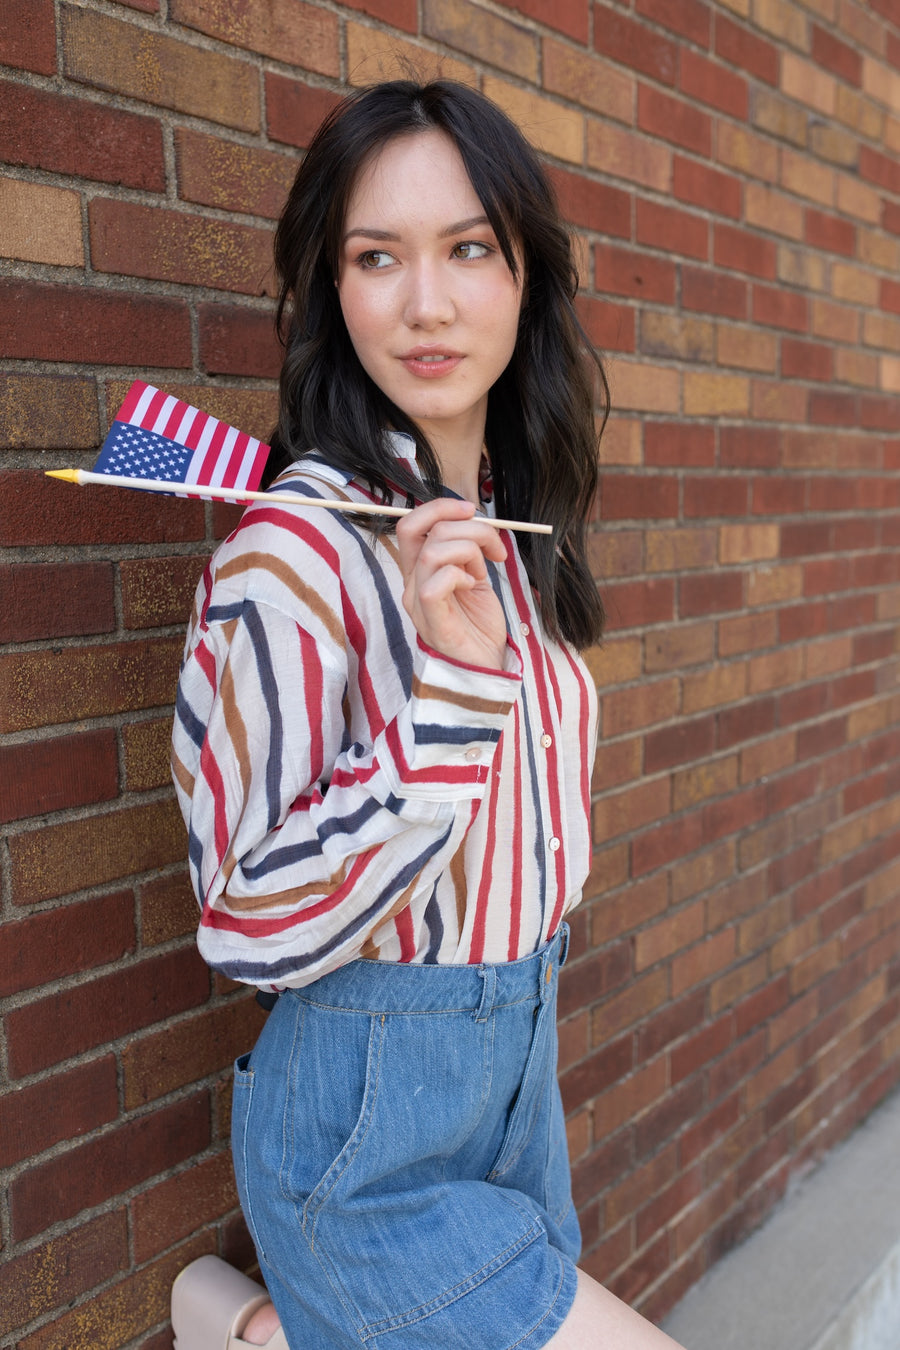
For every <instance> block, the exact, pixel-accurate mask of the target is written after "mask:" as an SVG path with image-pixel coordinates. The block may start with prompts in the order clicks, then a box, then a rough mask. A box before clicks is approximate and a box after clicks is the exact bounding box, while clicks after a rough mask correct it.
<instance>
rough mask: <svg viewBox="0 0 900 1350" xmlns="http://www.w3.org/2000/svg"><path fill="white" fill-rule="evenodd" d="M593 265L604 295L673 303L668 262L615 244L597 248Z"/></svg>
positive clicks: (672, 277)
mask: <svg viewBox="0 0 900 1350" xmlns="http://www.w3.org/2000/svg"><path fill="white" fill-rule="evenodd" d="M594 265H595V272H594V285H595V287H596V289H597V290H598V291H600V292H601V293H609V294H613V295H627V296H631V297H633V298H635V299H638V298H640V299H645V300H647V301H650V302H653V301H656V302H658V303H660V304H664V305H665V304H669V305H671V304H673V303H674V299H675V264H674V263H673V262H669V261H668V260H667V259H664V258H657V257H655V256H654V255H653V254H652V253H640V252H638V251H636V250H632V249H629V248H626V247H624V246H620V245H616V244H596V245H595V246H594ZM648 430H649V428H648Z"/></svg>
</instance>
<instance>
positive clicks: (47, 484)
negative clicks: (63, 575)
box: [0, 375, 204, 546]
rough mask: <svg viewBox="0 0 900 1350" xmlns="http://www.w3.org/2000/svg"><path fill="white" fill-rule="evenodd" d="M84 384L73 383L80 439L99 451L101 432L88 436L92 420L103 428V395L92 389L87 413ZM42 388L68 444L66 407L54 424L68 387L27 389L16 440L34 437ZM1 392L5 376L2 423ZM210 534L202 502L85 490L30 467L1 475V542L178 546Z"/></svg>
mask: <svg viewBox="0 0 900 1350" xmlns="http://www.w3.org/2000/svg"><path fill="white" fill-rule="evenodd" d="M15 379H16V377H15V376H10V377H9V381H10V384H11V385H13V382H14V381H15ZM82 384H84V385H87V382H86V381H74V380H73V381H72V385H73V386H74V388H75V395H76V397H75V398H74V400H73V401H74V407H73V412H74V414H75V417H76V419H77V418H78V416H79V414H81V415H82V416H83V418H84V422H83V426H82V429H81V430H80V431H79V428H78V422H77V420H76V422H75V426H74V428H73V434H74V435H75V436H78V435H81V436H82V437H83V439H84V440H85V441H87V442H88V443H89V444H94V445H96V443H97V432H96V430H95V431H94V432H93V433H91V431H90V430H89V427H90V425H91V422H90V420H89V417H90V418H93V426H94V427H95V428H96V425H97V408H96V393H95V391H94V387H93V385H90V386H89V389H88V388H86V389H85V391H84V403H85V406H84V407H83V408H82V407H80V406H79V402H80V399H81V397H82V390H81V385H82ZM41 386H44V387H46V389H47V391H48V396H49V399H50V404H49V408H48V414H49V419H50V420H49V425H48V427H47V428H46V430H47V433H48V435H49V436H50V437H51V438H52V439H59V440H60V442H61V443H64V441H63V439H62V438H63V437H64V435H65V431H64V422H63V414H64V408H63V407H62V406H60V408H59V425H58V426H57V424H56V422H55V420H54V419H55V417H56V415H57V409H56V404H55V400H56V399H57V398H59V397H60V395H62V394H64V392H65V387H66V386H65V381H56V380H51V379H37V380H35V381H34V386H33V388H29V389H28V403H27V404H26V407H25V409H24V410H19V411H20V412H22V413H23V415H24V416H25V417H26V418H27V419H28V420H27V421H26V422H24V423H23V424H20V425H18V426H16V425H15V424H13V429H11V431H10V434H11V435H26V434H27V432H28V430H29V429H30V427H31V420H30V419H31V418H32V417H33V416H36V415H37V406H36V403H37V400H36V398H35V403H34V406H32V403H31V400H32V397H33V396H35V395H38V394H39V391H40V388H41ZM13 387H14V385H13ZM2 390H3V376H2V375H0V418H2V410H3V395H2ZM88 392H89V394H90V398H91V400H92V402H91V404H90V405H88V404H87V395H88ZM173 392H174V391H173ZM7 425H9V424H7ZM203 535H204V518H203V503H202V502H196V501H194V502H192V501H176V500H175V499H174V498H172V497H165V496H163V495H161V494H158V493H155V492H129V491H123V489H121V488H108V487H90V488H79V487H74V486H72V485H70V484H68V483H60V482H59V481H58V480H57V479H53V478H46V477H45V476H44V475H43V474H42V473H38V472H35V471H33V470H29V469H22V470H12V471H9V472H6V473H0V544H5V545H14V544H51V545H54V546H55V545H62V544H124V543H128V544H131V543H137V542H141V543H169V544H173V543H183V542H185V541H188V540H191V539H202V538H203Z"/></svg>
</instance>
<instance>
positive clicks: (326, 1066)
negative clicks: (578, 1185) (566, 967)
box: [232, 929, 581, 1350]
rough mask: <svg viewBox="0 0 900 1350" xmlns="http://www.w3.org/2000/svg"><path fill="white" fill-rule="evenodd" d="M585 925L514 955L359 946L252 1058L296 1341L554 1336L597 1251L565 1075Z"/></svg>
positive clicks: (255, 1116) (244, 1084) (254, 1142)
mask: <svg viewBox="0 0 900 1350" xmlns="http://www.w3.org/2000/svg"><path fill="white" fill-rule="evenodd" d="M566 939H567V932H566V930H565V929H562V930H560V932H559V933H558V934H557V935H556V937H555V938H554V939H553V941H551V942H550V943H548V944H547V946H546V947H544V948H542V950H541V951H539V952H537V953H536V954H535V955H534V956H531V957H527V958H525V959H523V960H520V961H515V962H511V963H509V964H501V965H482V966H434V965H394V964H388V963H380V962H376V961H354V962H352V963H350V964H349V965H347V966H345V967H343V968H342V969H341V970H338V971H335V972H334V973H332V974H330V975H326V976H324V977H323V978H322V979H320V980H317V981H316V983H315V984H312V985H309V986H307V987H306V988H303V989H298V990H289V991H288V992H287V993H284V994H282V995H281V997H280V999H279V1000H278V1003H277V1004H276V1006H275V1008H274V1010H273V1011H272V1012H271V1014H270V1015H269V1019H268V1021H267V1023H266V1025H265V1027H264V1028H263V1032H262V1034H261V1036H260V1039H259V1041H258V1043H257V1045H256V1047H255V1048H254V1050H253V1052H252V1055H250V1056H243V1057H242V1058H241V1059H239V1060H238V1061H237V1065H236V1071H235V1090H234V1113H233V1124H232V1142H233V1151H234V1162H235V1170H236V1173H237V1180H238V1190H239V1193H240V1198H241V1205H242V1207H243V1210H244V1214H245V1216H246V1218H247V1223H248V1224H249V1227H250V1231H251V1233H252V1235H253V1240H254V1242H255V1244H256V1248H257V1252H258V1254H259V1260H260V1267H261V1270H262V1273H263V1276H264V1278H265V1280H266V1284H267V1285H268V1288H269V1292H270V1294H271V1296H272V1298H273V1300H274V1303H275V1306H276V1308H277V1310H278V1312H279V1314H280V1316H281V1320H282V1323H283V1325H284V1328H285V1333H286V1335H287V1339H288V1343H289V1344H290V1346H291V1347H292V1350H326V1347H327V1348H328V1350H335V1348H336V1347H344V1346H346V1347H351V1346H352V1347H357V1350H359V1347H360V1346H361V1345H362V1346H365V1347H367V1350H513V1347H515V1350H537V1347H539V1346H542V1345H544V1344H545V1343H546V1342H547V1341H548V1340H549V1339H550V1337H551V1336H552V1335H553V1333H554V1332H555V1331H556V1330H557V1329H558V1328H559V1326H560V1325H561V1323H562V1321H563V1320H564V1318H565V1316H566V1314H567V1313H568V1311H569V1308H570V1307H571V1304H572V1300H573V1299H574V1297H575V1281H576V1276H575V1265H574V1263H575V1261H576V1259H577V1257H578V1254H579V1251H580V1245H581V1242H580V1234H579V1230H578V1221H577V1218H576V1215H575V1211H574V1208H573V1206H572V1195H571V1184H570V1177H569V1162H568V1154H567V1150H566V1137H565V1129H564V1121H563V1113H562V1104H561V1102H560V1097H559V1089H558V1086H557V1081H556V1044H557V1038H556V988H557V975H558V969H559V965H560V960H561V958H562V959H565V942H566Z"/></svg>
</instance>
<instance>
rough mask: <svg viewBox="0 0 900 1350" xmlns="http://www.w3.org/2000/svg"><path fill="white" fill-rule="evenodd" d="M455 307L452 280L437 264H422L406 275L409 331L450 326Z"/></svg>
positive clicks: (406, 308) (423, 262) (415, 265)
mask: <svg viewBox="0 0 900 1350" xmlns="http://www.w3.org/2000/svg"><path fill="white" fill-rule="evenodd" d="M455 313H456V307H455V305H454V303H453V298H452V295H451V289H450V278H449V277H448V276H447V275H446V273H445V270H444V269H443V268H442V267H441V266H440V265H439V264H436V263H433V262H430V261H421V262H417V263H415V264H413V265H411V266H410V267H409V268H408V270H407V274H406V295H405V303H404V316H403V317H404V319H405V321H406V323H407V325H408V326H409V327H410V328H437V327H439V326H440V325H441V324H445V323H450V322H451V321H452V320H453V318H454V315H455Z"/></svg>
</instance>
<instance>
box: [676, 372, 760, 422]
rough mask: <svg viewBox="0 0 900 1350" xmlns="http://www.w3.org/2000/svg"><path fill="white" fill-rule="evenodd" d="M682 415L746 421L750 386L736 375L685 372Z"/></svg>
mask: <svg viewBox="0 0 900 1350" xmlns="http://www.w3.org/2000/svg"><path fill="white" fill-rule="evenodd" d="M684 412H685V415H686V416H687V417H746V416H747V414H748V413H749V412H750V382H749V380H745V379H743V378H742V377H741V376H739V375H720V374H718V373H715V372H707V371H703V372H695V371H692V370H688V371H685V373H684Z"/></svg>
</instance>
